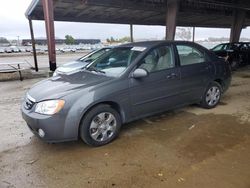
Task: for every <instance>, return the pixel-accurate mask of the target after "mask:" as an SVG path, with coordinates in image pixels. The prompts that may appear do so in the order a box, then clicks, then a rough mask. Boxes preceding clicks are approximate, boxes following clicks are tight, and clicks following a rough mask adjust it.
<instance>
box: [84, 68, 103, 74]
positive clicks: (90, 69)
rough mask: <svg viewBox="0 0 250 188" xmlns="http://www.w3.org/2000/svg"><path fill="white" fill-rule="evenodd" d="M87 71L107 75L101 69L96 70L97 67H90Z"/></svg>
mask: <svg viewBox="0 0 250 188" xmlns="http://www.w3.org/2000/svg"><path fill="white" fill-rule="evenodd" d="M87 70H89V71H95V72H99V73H102V74H106V72H104V71H102V70H99V69H97V68H95V67H89V68H87Z"/></svg>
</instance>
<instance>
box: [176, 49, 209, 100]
mask: <svg viewBox="0 0 250 188" xmlns="http://www.w3.org/2000/svg"><path fill="white" fill-rule="evenodd" d="M176 49H177V52H178V55H179V65H180V77H181V83H182V84H181V87H182V88H181V90H182V93H183V94H182V100H183V101H186V102H187V103H190V102H192V101H197V100H199V99H200V97H201V96H202V94H203V92H204V89H205V88H206V87H207V85H208V83H209V81H210V80H211V77H212V76H211V71H212V69H213V67H212V64H211V62H209V60H208V56H207V55H206V53H205V51H202V50H201V49H198V48H197V47H195V46H192V45H191V44H177V45H176Z"/></svg>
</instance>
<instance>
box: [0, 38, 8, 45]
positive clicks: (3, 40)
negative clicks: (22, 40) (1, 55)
mask: <svg viewBox="0 0 250 188" xmlns="http://www.w3.org/2000/svg"><path fill="white" fill-rule="evenodd" d="M8 43H9V41H8V40H7V39H6V38H4V37H0V44H8Z"/></svg>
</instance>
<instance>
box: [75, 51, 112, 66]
mask: <svg viewBox="0 0 250 188" xmlns="http://www.w3.org/2000/svg"><path fill="white" fill-rule="evenodd" d="M109 50H110V48H102V49H100V50H96V51H94V52H91V53H89V54H87V55H86V56H83V57H81V58H80V59H79V61H82V62H88V63H91V62H93V61H94V60H96V59H97V58H98V57H100V56H101V55H102V54H104V53H105V52H108V51H109Z"/></svg>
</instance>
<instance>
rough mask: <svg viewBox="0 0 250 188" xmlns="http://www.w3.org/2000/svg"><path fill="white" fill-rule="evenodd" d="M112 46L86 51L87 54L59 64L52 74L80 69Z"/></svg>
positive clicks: (67, 72)
mask: <svg viewBox="0 0 250 188" xmlns="http://www.w3.org/2000/svg"><path fill="white" fill-rule="evenodd" d="M111 48H112V47H105V48H101V49H99V50H95V51H93V52H90V53H88V54H87V55H85V56H83V57H81V58H79V59H77V60H75V61H72V62H68V63H65V64H63V65H61V66H59V67H58V68H57V69H56V70H55V72H54V74H53V76H57V75H58V74H70V73H73V72H75V71H78V70H81V69H82V68H84V67H86V66H87V65H88V64H89V63H91V62H92V61H94V60H96V59H97V58H98V57H100V56H101V55H102V54H104V53H105V52H107V51H109V50H110V49H111Z"/></svg>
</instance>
